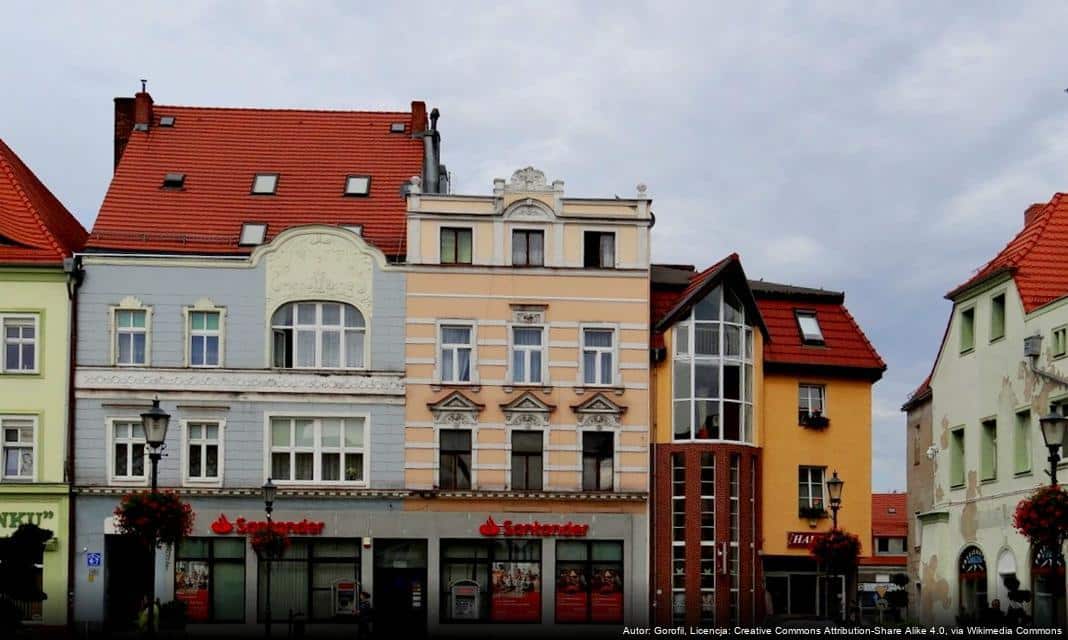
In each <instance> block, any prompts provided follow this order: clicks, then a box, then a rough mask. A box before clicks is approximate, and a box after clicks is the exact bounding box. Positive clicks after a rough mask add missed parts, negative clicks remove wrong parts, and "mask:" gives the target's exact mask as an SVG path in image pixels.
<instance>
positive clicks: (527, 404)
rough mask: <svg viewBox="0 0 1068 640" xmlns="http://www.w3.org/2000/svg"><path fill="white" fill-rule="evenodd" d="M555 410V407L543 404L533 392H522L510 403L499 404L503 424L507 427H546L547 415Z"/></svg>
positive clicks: (547, 422)
mask: <svg viewBox="0 0 1068 640" xmlns="http://www.w3.org/2000/svg"><path fill="white" fill-rule="evenodd" d="M555 409H556V405H552V404H549V403H547V402H545V401H544V400H542V399H541V398H539V397H538V396H537V395H535V394H534V392H533V391H524V392H523V393H521V394H520V395H518V396H517V397H515V398H514V399H512V400H511V401H509V402H505V403H502V404H501V411H502V412H503V413H504V422H505V424H506V425H508V426H525V427H545V426H548V424H549V414H550V413H552V412H553V411H554V410H555Z"/></svg>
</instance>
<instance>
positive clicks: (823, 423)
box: [798, 411, 831, 429]
mask: <svg viewBox="0 0 1068 640" xmlns="http://www.w3.org/2000/svg"><path fill="white" fill-rule="evenodd" d="M798 424H800V425H801V426H802V427H804V428H806V429H826V428H827V427H829V426H830V424H831V420H830V418H828V417H827V416H825V415H823V414H821V413H819V412H818V411H817V412H814V413H807V414H803V415H800V416H798Z"/></svg>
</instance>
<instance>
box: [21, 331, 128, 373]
mask: <svg viewBox="0 0 1068 640" xmlns="http://www.w3.org/2000/svg"><path fill="white" fill-rule="evenodd" d="M126 352H127V353H129V349H127V350H126ZM128 359H129V355H126V356H125V357H123V350H122V336H119V362H127V361H128ZM4 367H5V368H7V369H18V368H19V346H18V345H17V344H9V345H7V346H6V347H5V348H4Z"/></svg>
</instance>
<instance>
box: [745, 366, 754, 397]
mask: <svg viewBox="0 0 1068 640" xmlns="http://www.w3.org/2000/svg"><path fill="white" fill-rule="evenodd" d="M743 399H744V400H745V401H746V402H752V401H753V365H751V364H747V365H745V393H744V398H743Z"/></svg>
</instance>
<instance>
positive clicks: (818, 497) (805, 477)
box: [797, 467, 825, 509]
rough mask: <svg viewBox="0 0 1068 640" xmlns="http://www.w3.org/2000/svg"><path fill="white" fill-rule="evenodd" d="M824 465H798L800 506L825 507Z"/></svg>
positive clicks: (804, 507) (807, 507) (809, 507)
mask: <svg viewBox="0 0 1068 640" xmlns="http://www.w3.org/2000/svg"><path fill="white" fill-rule="evenodd" d="M824 473H825V470H824V468H823V467H798V470H797V485H798V493H797V498H798V506H799V507H800V508H802V509H823V508H825V507H824V503H823V476H824Z"/></svg>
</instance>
